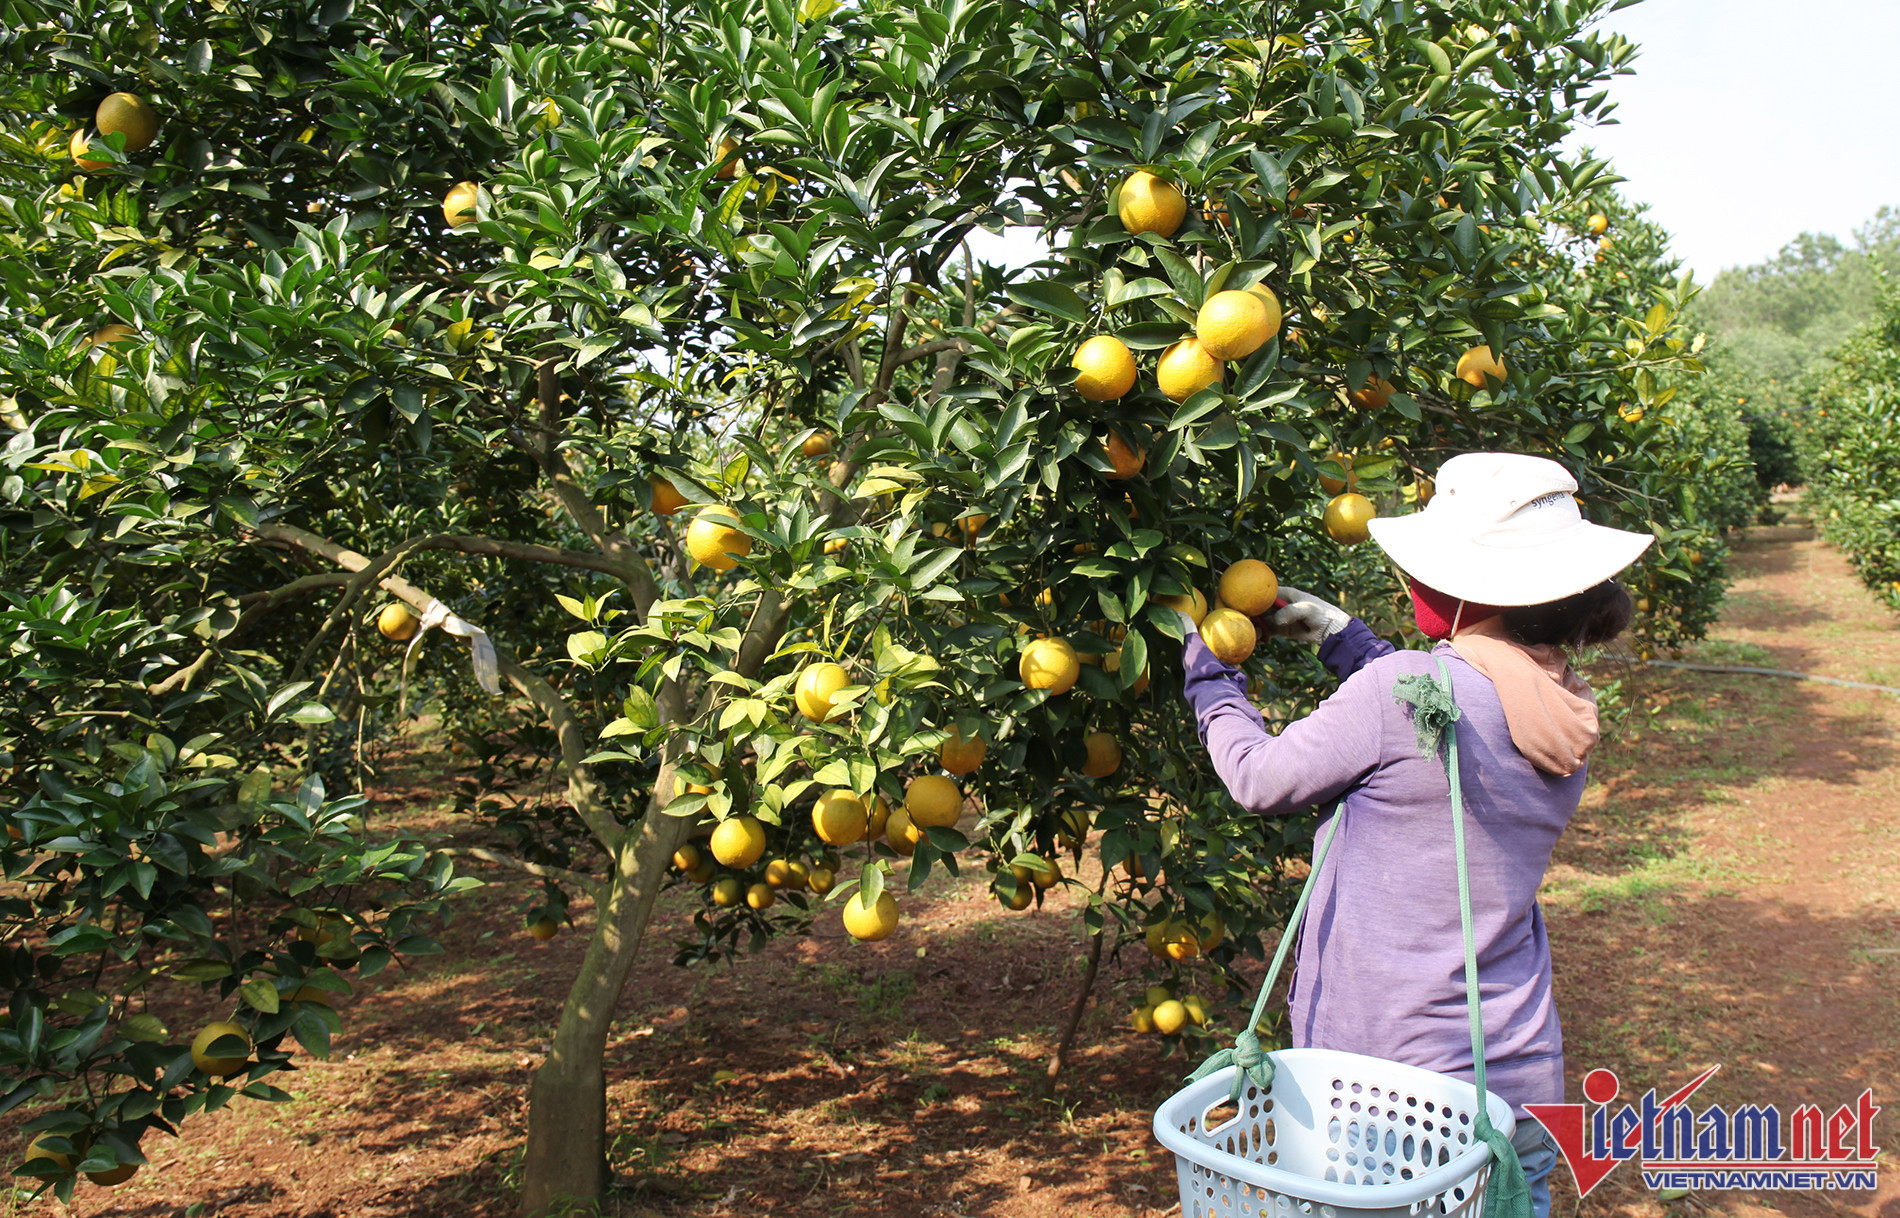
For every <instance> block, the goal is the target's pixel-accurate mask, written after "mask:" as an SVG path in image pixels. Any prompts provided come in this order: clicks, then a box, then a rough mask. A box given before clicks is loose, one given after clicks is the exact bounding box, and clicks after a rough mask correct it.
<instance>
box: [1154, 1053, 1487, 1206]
mask: <svg viewBox="0 0 1900 1218" xmlns="http://www.w3.org/2000/svg"><path fill="white" fill-rule="evenodd" d="M1272 1056H1273V1064H1274V1074H1273V1089H1272V1091H1271V1092H1270V1093H1269V1094H1266V1095H1262V1094H1261V1092H1260V1089H1259V1088H1258V1087H1256V1086H1254V1084H1253V1083H1252V1082H1248V1083H1247V1084H1246V1086H1245V1088H1244V1089H1243V1090H1242V1091H1241V1094H1240V1104H1239V1110H1238V1111H1237V1112H1235V1111H1232V1109H1233V1105H1232V1104H1231V1103H1230V1102H1229V1101H1228V1098H1227V1095H1228V1092H1229V1091H1230V1090H1231V1089H1232V1087H1233V1077H1234V1075H1233V1071H1231V1070H1221V1071H1218V1072H1216V1073H1214V1074H1212V1075H1209V1076H1208V1077H1207V1078H1204V1079H1201V1080H1200V1081H1199V1082H1195V1083H1189V1084H1188V1085H1187V1086H1186V1087H1184V1088H1182V1089H1181V1090H1180V1091H1177V1092H1175V1093H1174V1095H1172V1096H1170V1097H1169V1098H1168V1100H1167V1101H1166V1102H1165V1103H1163V1104H1162V1105H1161V1107H1160V1109H1159V1110H1157V1111H1156V1112H1155V1136H1156V1137H1157V1138H1159V1139H1160V1140H1161V1144H1162V1145H1163V1146H1166V1147H1167V1148H1168V1149H1169V1150H1171V1151H1173V1152H1174V1163H1175V1172H1176V1174H1177V1176H1178V1177H1179V1179H1180V1185H1181V1218H1296V1216H1300V1218H1305V1216H1311V1218H1348V1216H1352V1218H1357V1216H1359V1215H1379V1216H1383V1218H1411V1216H1413V1215H1470V1216H1471V1218H1476V1215H1478V1214H1479V1213H1480V1212H1481V1211H1480V1208H1479V1207H1480V1203H1481V1201H1482V1199H1483V1197H1484V1186H1485V1181H1486V1179H1487V1178H1488V1177H1489V1175H1490V1171H1491V1148H1490V1147H1489V1146H1487V1145H1485V1144H1484V1143H1483V1142H1481V1141H1479V1140H1478V1139H1477V1138H1476V1137H1475V1136H1474V1135H1473V1133H1472V1126H1471V1123H1472V1121H1473V1119H1474V1118H1475V1117H1476V1115H1477V1107H1478V1089H1477V1088H1476V1087H1474V1086H1472V1085H1471V1084H1470V1083H1467V1082H1465V1081H1463V1080H1462V1079H1456V1078H1452V1077H1450V1076H1449V1075H1444V1074H1438V1073H1436V1072H1434V1071H1431V1070H1421V1069H1419V1068H1418V1067H1417V1066H1406V1065H1401V1064H1400V1063H1398V1062H1389V1061H1384V1060H1382V1059H1380V1058H1376V1057H1364V1056H1361V1055H1360V1054H1357V1053H1339V1052H1335V1051H1334V1050H1331V1049H1287V1050H1283V1051H1281V1052H1278V1053H1275V1054H1273V1055H1272ZM1488 1106H1489V1110H1490V1116H1491V1123H1492V1124H1493V1125H1494V1126H1496V1127H1497V1128H1498V1130H1499V1131H1500V1132H1502V1133H1503V1134H1504V1135H1505V1136H1506V1137H1509V1136H1510V1135H1511V1132H1512V1130H1513V1128H1514V1127H1515V1122H1514V1121H1513V1120H1512V1118H1511V1106H1510V1105H1509V1104H1507V1103H1506V1102H1504V1101H1503V1100H1501V1099H1499V1098H1498V1097H1497V1096H1496V1095H1495V1094H1493V1095H1491V1096H1490V1097H1489V1105H1488ZM1210 1119H1211V1120H1212V1121H1213V1125H1212V1127H1211V1128H1210V1127H1209V1124H1208V1122H1209V1120H1210Z"/></svg>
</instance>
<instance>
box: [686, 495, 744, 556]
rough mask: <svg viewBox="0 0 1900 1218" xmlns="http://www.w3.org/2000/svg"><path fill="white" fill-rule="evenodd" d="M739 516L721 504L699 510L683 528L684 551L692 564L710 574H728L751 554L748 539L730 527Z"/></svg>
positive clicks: (713, 504) (710, 505) (712, 504)
mask: <svg viewBox="0 0 1900 1218" xmlns="http://www.w3.org/2000/svg"><path fill="white" fill-rule="evenodd" d="M738 523H739V514H738V513H737V512H735V511H733V510H732V509H731V508H729V507H726V506H724V505H723V504H718V503H710V504H707V505H706V506H705V507H703V508H701V509H699V515H697V516H695V517H693V523H692V524H691V525H689V526H687V529H686V550H687V552H688V553H690V554H691V555H692V556H693V561H694V562H697V563H698V564H699V565H700V566H702V567H707V568H710V569H712V570H714V571H730V570H732V569H733V568H734V567H736V566H738V565H739V560H740V559H741V558H744V557H745V556H746V555H748V554H750V553H752V539H751V538H750V537H747V536H746V535H745V534H744V533H741V532H740V531H739V530H738V529H737V528H735V527H733V526H735V525H736V524H738Z"/></svg>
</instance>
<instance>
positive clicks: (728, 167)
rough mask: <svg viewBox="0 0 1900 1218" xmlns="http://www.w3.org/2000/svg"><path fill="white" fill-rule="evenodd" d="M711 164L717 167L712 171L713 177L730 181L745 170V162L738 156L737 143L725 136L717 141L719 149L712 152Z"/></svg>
mask: <svg viewBox="0 0 1900 1218" xmlns="http://www.w3.org/2000/svg"><path fill="white" fill-rule="evenodd" d="M713 164H715V165H717V166H719V168H718V169H715V170H714V171H713V177H715V178H721V179H730V178H735V177H737V176H738V175H739V174H740V173H742V172H743V171H744V170H745V161H744V160H742V159H741V158H740V156H739V141H738V140H735V139H733V138H732V137H731V136H729V135H728V136H725V137H724V138H722V139H721V140H720V141H719V147H718V148H717V149H716V150H715V151H714V152H713Z"/></svg>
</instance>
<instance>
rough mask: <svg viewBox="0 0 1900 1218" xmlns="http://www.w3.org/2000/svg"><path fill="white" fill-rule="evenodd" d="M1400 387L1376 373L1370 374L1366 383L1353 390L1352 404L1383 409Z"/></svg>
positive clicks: (1364, 408)
mask: <svg viewBox="0 0 1900 1218" xmlns="http://www.w3.org/2000/svg"><path fill="white" fill-rule="evenodd" d="M1398 391H1399V387H1398V386H1397V385H1394V384H1393V383H1392V382H1391V381H1388V380H1386V379H1385V378H1384V377H1382V376H1378V375H1376V374H1372V375H1368V376H1367V377H1366V383H1365V384H1364V385H1362V386H1360V387H1359V388H1358V389H1355V390H1353V392H1352V404H1353V405H1355V406H1357V407H1359V408H1360V409H1362V410H1383V409H1385V404H1386V403H1387V402H1390V401H1391V400H1392V395H1393V394H1395V393H1397V392H1398Z"/></svg>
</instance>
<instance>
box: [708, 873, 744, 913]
mask: <svg viewBox="0 0 1900 1218" xmlns="http://www.w3.org/2000/svg"><path fill="white" fill-rule="evenodd" d="M743 900H745V885H744V884H743V883H741V882H740V880H739V877H738V876H733V875H727V876H721V877H720V878H719V881H718V882H717V883H715V884H714V885H713V886H712V903H713V904H714V905H717V906H718V907H719V908H721V909H731V908H732V907H733V906H735V905H737V904H738V903H739V902H741V901H743Z"/></svg>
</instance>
